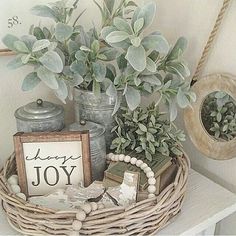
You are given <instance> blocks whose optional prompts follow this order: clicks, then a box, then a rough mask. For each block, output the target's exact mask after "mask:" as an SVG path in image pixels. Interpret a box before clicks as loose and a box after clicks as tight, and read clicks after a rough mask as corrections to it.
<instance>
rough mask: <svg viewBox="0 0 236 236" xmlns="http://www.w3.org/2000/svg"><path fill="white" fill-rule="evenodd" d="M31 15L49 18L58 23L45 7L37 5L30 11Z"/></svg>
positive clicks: (51, 11)
mask: <svg viewBox="0 0 236 236" xmlns="http://www.w3.org/2000/svg"><path fill="white" fill-rule="evenodd" d="M31 12H32V14H34V15H36V16H41V17H49V18H51V19H54V20H55V21H56V22H57V21H58V17H57V15H56V13H55V12H54V11H53V10H52V9H51V8H50V7H48V6H46V5H37V6H34V7H33V8H32V9H31Z"/></svg>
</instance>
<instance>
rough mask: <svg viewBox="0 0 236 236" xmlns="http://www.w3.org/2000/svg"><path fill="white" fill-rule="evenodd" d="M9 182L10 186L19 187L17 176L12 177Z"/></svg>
mask: <svg viewBox="0 0 236 236" xmlns="http://www.w3.org/2000/svg"><path fill="white" fill-rule="evenodd" d="M7 182H8V183H9V184H10V185H13V184H14V185H18V178H16V176H15V175H12V176H11V177H10V178H9V179H8V180H7Z"/></svg>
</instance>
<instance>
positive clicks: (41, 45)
mask: <svg viewBox="0 0 236 236" xmlns="http://www.w3.org/2000/svg"><path fill="white" fill-rule="evenodd" d="M49 45H50V42H49V40H47V39H41V40H38V41H36V42H35V43H34V45H33V48H32V52H38V51H41V50H43V49H45V48H47V47H49Z"/></svg>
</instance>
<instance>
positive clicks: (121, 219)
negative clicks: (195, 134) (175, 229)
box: [0, 155, 189, 235]
mask: <svg viewBox="0 0 236 236" xmlns="http://www.w3.org/2000/svg"><path fill="white" fill-rule="evenodd" d="M178 164H179V169H178V172H177V175H176V178H175V181H174V182H173V183H172V184H170V185H169V186H168V187H166V188H165V189H164V190H163V191H162V192H161V193H160V194H159V195H158V196H156V197H155V198H152V199H147V200H144V201H141V202H138V203H136V204H135V205H132V206H130V207H128V208H124V207H115V208H105V209H100V210H96V211H93V212H91V213H90V214H89V215H87V217H86V219H85V220H84V221H83V226H82V229H81V230H80V231H79V232H75V231H73V228H72V223H73V222H74V220H75V219H76V217H75V216H76V211H55V210H52V209H47V208H44V207H41V206H36V205H33V204H30V203H28V202H26V201H24V200H22V199H21V198H19V197H17V196H16V195H15V194H14V193H13V192H12V191H11V190H10V187H9V185H8V183H7V179H8V178H9V177H10V176H11V175H12V174H15V173H16V164H15V156H14V155H12V156H11V157H10V158H9V159H8V161H7V162H6V165H5V167H4V168H3V169H2V170H1V172H0V197H1V198H2V205H3V209H4V210H5V212H6V216H7V219H8V222H9V223H10V225H11V226H12V227H13V228H14V229H15V230H17V231H18V232H20V233H22V234H25V235H79V234H82V235H147V234H148V235H152V234H155V233H156V232H157V231H159V230H160V229H162V228H163V227H164V226H166V225H167V223H168V222H169V220H170V219H171V218H172V217H174V216H175V215H177V214H178V213H179V212H180V209H181V206H182V203H183V198H184V195H185V191H186V184H187V178H188V171H189V159H188V158H187V157H186V156H183V157H179V158H178Z"/></svg>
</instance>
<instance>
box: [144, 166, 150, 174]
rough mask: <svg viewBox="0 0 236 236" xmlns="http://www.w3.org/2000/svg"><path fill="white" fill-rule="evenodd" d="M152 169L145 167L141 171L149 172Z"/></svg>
mask: <svg viewBox="0 0 236 236" xmlns="http://www.w3.org/2000/svg"><path fill="white" fill-rule="evenodd" d="M151 170H152V169H151V168H150V167H146V168H145V169H144V170H143V171H144V173H145V174H146V173H147V172H150V171H151Z"/></svg>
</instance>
